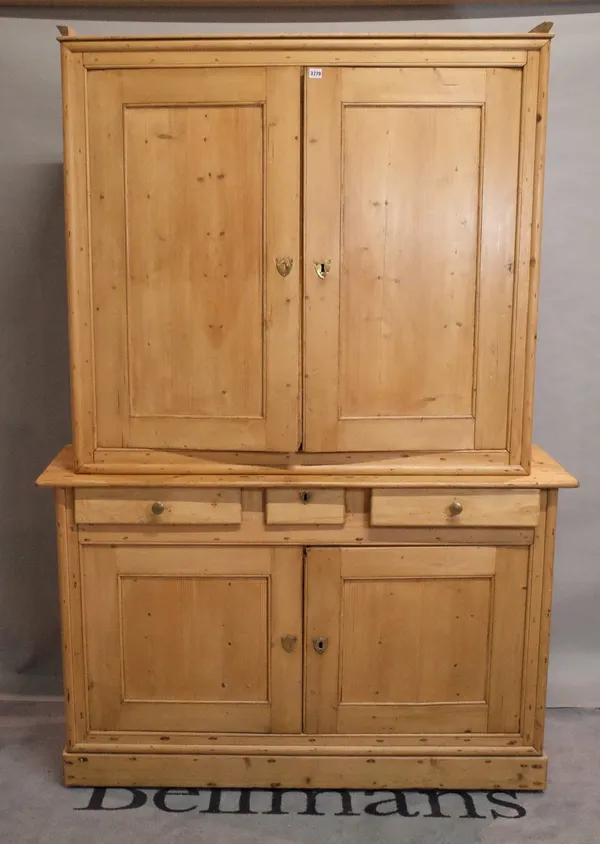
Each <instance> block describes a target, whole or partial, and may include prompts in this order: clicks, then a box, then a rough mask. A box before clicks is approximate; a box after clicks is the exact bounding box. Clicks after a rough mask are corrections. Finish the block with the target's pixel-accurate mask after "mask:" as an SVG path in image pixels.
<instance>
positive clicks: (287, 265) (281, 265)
mask: <svg viewBox="0 0 600 844" xmlns="http://www.w3.org/2000/svg"><path fill="white" fill-rule="evenodd" d="M275 266H276V267H277V272H278V273H279V275H281V276H283V277H284V278H285V277H286V275H289V274H290V273H291V271H292V267H293V266H294V259H293V258H289V257H287V256H286V257H285V258H275Z"/></svg>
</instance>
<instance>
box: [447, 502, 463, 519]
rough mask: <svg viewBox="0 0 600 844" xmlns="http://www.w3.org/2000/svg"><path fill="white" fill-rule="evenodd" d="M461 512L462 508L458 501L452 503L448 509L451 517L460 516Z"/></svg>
mask: <svg viewBox="0 0 600 844" xmlns="http://www.w3.org/2000/svg"><path fill="white" fill-rule="evenodd" d="M462 511H463V506H462V504H461V503H460V501H453V502H452V504H451V505H450V506H449V507H448V512H449V513H450V515H451V516H460V514H461V513H462Z"/></svg>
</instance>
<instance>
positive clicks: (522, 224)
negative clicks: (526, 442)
mask: <svg viewBox="0 0 600 844" xmlns="http://www.w3.org/2000/svg"><path fill="white" fill-rule="evenodd" d="M539 64H540V57H539V53H529V55H528V56H527V64H526V65H525V67H524V68H523V94H522V97H521V143H520V161H519V188H518V196H517V231H516V253H515V295H514V299H513V336H512V360H511V380H510V406H509V420H508V422H509V433H508V447H509V451H510V459H511V462H514V463H515V464H517V465H518V464H519V463H520V462H521V459H522V451H521V449H522V445H523V443H522V437H523V408H524V404H525V393H524V390H525V370H526V361H527V342H528V338H527V332H528V330H529V292H530V277H531V235H532V213H533V197H534V190H535V181H536V179H535V176H536V158H535V156H536V137H537V119H536V118H537V97H538V82H539ZM523 465H524V466H525V467H526V468H527V469H528V468H529V460H527V462H526V463H523Z"/></svg>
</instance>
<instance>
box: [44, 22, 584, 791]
mask: <svg viewBox="0 0 600 844" xmlns="http://www.w3.org/2000/svg"><path fill="white" fill-rule="evenodd" d="M549 38H550V36H549V35H548V34H547V31H546V30H542V31H533V32H531V33H528V34H526V35H494V36H479V35H477V36H475V35H432V36H410V35H402V36H400V35H394V36H368V37H366V36H362V35H355V36H344V37H341V36H325V35H322V36H253V37H243V36H233V37H228V38H224V37H222V36H205V37H202V38H168V37H161V38H154V37H150V38H134V39H128V38H84V37H81V38H80V37H77V36H75V35H74V34H73V33H69V32H67V34H66V35H64V37H63V38H62V39H61V41H62V44H61V51H62V62H63V91H64V137H65V196H66V221H67V257H68V261H67V264H68V279H67V281H68V291H69V311H70V313H69V332H70V350H71V381H72V416H73V445H72V446H67V447H66V448H65V449H64V450H63V451H62V452H61V453H60V454H59V455H58V456H57V457H56V458H55V460H54V461H52V463H51V464H50V466H49V467H48V468H47V469H46V471H45V472H44V473H43V474H42V476H41V477H40V478H39V480H38V482H39V483H40V485H42V486H49V487H53V488H54V489H55V490H56V509H57V532H58V557H59V578H60V594H61V606H62V634H63V655H64V660H63V666H64V681H65V699H66V712H67V744H66V748H65V752H64V781H65V783H66V784H67V785H98V786H100V785H113V786H133V785H135V786H152V785H156V786H163V787H166V786H180V787H181V786H194V787H198V786H213V785H216V786H219V787H227V786H229V787H265V788H277V787H282V788H341V787H344V788H445V789H457V788H492V787H494V788H508V789H540V788H543V787H544V786H545V782H546V767H547V759H546V756H545V755H544V749H543V733H544V706H545V693H546V676H547V659H548V641H549V629H550V606H551V592H552V566H553V556H554V531H555V524H556V505H557V490H558V489H559V488H561V487H569V486H576V485H577V482H576V481H575V479H574V478H572V477H571V476H570V475H569V474H568V473H567V472H566V471H565V470H564V469H562V468H561V467H560V466H559V465H558V464H557V463H556V462H555V461H554V460H552V458H550V457H549V456H548V455H547V454H545V453H544V452H543V451H541V449H539V448H538V447H537V446H532V443H531V422H532V419H531V414H532V396H533V371H534V358H535V336H536V320H537V297H538V283H539V250H540V225H541V203H542V177H543V160H544V136H545V126H546V96H547V74H548V53H549Z"/></svg>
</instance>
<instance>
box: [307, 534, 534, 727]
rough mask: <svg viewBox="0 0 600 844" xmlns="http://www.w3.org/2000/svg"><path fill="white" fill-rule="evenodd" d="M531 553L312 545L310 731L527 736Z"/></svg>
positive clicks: (309, 575)
mask: <svg viewBox="0 0 600 844" xmlns="http://www.w3.org/2000/svg"><path fill="white" fill-rule="evenodd" d="M529 550H530V549H529V547H456V546H453V547H433V548H429V547H402V548H318V549H317V548H311V549H310V550H309V551H308V554H307V582H306V688H305V731H306V732H308V733H355V734H356V733H358V734H361V733H362V734H365V733H367V734H368V733H412V734H418V733H429V734H433V733H442V734H460V733H466V732H472V733H494V734H497V733H501V734H507V733H508V734H516V733H519V729H520V720H521V699H522V686H523V680H522V675H523V660H524V646H525V618H526V604H527V583H528V569H529ZM445 743H447V741H446V742H445Z"/></svg>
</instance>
